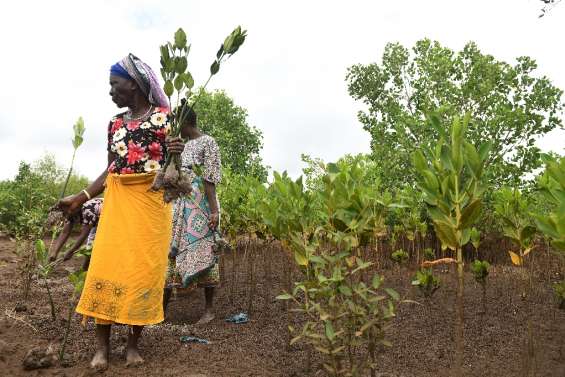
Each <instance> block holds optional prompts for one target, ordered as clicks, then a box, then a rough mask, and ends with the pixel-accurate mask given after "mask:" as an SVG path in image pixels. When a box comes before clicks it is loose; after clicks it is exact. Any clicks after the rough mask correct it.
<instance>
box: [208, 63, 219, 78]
mask: <svg viewBox="0 0 565 377" xmlns="http://www.w3.org/2000/svg"><path fill="white" fill-rule="evenodd" d="M219 70H220V63H218V62H217V61H215V62H214V63H212V65H211V66H210V73H211V74H212V75H215V74H216V73H218V71H219Z"/></svg>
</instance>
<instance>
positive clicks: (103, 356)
mask: <svg viewBox="0 0 565 377" xmlns="http://www.w3.org/2000/svg"><path fill="white" fill-rule="evenodd" d="M90 367H91V368H92V369H96V370H98V371H102V370H106V369H107V368H108V352H107V351H106V350H98V351H96V353H95V354H94V357H93V358H92V361H91V362H90Z"/></svg>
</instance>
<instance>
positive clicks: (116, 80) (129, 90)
mask: <svg viewBox="0 0 565 377" xmlns="http://www.w3.org/2000/svg"><path fill="white" fill-rule="evenodd" d="M136 89H137V85H136V83H135V82H133V81H132V80H128V79H124V78H123V77H120V76H114V75H110V97H112V101H113V102H114V103H115V104H116V105H117V106H118V107H127V106H129V105H130V104H131V101H132V100H133V98H134V93H135V91H136Z"/></svg>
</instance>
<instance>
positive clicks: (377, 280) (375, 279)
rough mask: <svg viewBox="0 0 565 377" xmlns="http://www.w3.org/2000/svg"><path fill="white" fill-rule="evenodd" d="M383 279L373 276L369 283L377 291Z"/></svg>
mask: <svg viewBox="0 0 565 377" xmlns="http://www.w3.org/2000/svg"><path fill="white" fill-rule="evenodd" d="M383 280H384V279H383V278H382V277H381V276H379V275H375V276H373V281H372V283H371V285H372V287H373V288H374V289H379V287H380V286H381V284H382V282H383Z"/></svg>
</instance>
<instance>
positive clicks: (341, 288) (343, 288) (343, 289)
mask: <svg viewBox="0 0 565 377" xmlns="http://www.w3.org/2000/svg"><path fill="white" fill-rule="evenodd" d="M338 290H339V292H341V294H343V295H344V296H348V297H349V296H351V295H352V294H353V292H352V291H351V288H349V287H348V286H346V285H343V284H342V285H340V286H339V288H338Z"/></svg>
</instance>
